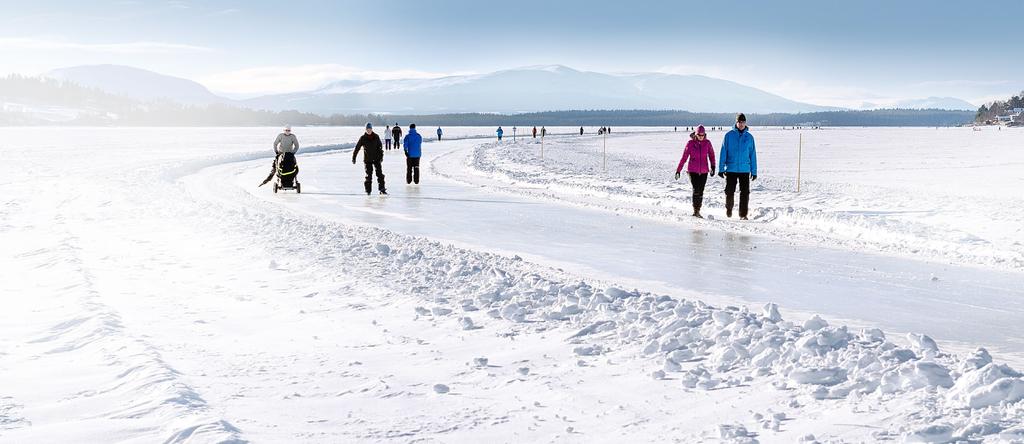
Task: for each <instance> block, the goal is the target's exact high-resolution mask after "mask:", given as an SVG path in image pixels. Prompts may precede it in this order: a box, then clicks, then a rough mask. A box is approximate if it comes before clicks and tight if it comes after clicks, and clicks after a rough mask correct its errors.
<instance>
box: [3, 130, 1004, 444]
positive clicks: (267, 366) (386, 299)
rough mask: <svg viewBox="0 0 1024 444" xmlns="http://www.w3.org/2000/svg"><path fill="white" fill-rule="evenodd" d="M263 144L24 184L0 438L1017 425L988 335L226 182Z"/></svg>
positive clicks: (665, 435)
mask: <svg viewBox="0 0 1024 444" xmlns="http://www.w3.org/2000/svg"><path fill="white" fill-rule="evenodd" d="M334 149H338V146H337V145H334V146H330V147H324V148H322V149H321V150H323V151H328V152H327V153H325V154H323V155H328V156H330V155H332V154H330V152H329V150H334ZM486 149H489V148H488V147H487V145H484V146H483V148H481V150H486ZM310 151H313V152H315V151H316V150H310ZM478 152H481V151H479V150H478ZM4 153H5V154H6V151H5V152H4ZM307 153H309V151H307ZM345 156H346V154H344V153H342V154H341V157H342V158H343V159H344V157H345ZM171 157H172V158H173V156H171ZM256 158H260V157H257V156H256V155H254V154H250V153H249V152H248V151H243V152H240V153H238V154H231V155H227V156H223V155H218V156H208V157H207V158H206V160H203V161H199V162H181V161H178V160H174V161H154V162H153V163H151V164H146V165H143V166H141V167H138V168H133V169H132V170H131V171H127V172H125V171H124V170H123V168H124V165H123V164H122V165H115V166H112V167H103V168H109V169H100V171H98V172H97V171H95V169H97V168H101V167H99V166H98V164H95V163H92V164H89V165H88V166H89V168H83V169H82V170H79V171H75V170H72V171H67V170H60V167H53V168H56V169H55V170H53V171H48V170H46V168H42V167H41V168H40V169H41V170H42V171H37V172H36V173H37V174H38V176H37V177H38V178H39V179H37V180H35V181H32V183H31V184H29V183H27V182H24V183H21V184H19V183H18V182H12V183H11V184H5V189H8V190H10V191H11V193H10V194H9V195H15V196H19V195H20V196H24V197H5V199H7V200H6V201H5V202H4V204H3V206H2V207H0V239H2V240H3V245H5V250H6V251H7V253H9V255H6V256H3V257H2V260H3V262H2V263H0V267H3V269H5V270H11V272H12V275H14V276H18V277H19V279H17V280H6V281H5V284H4V287H5V293H10V294H12V295H31V296H32V297H31V298H30V299H29V300H27V301H26V302H24V303H18V304H13V306H12V316H10V319H12V320H13V321H14V322H12V323H11V324H10V325H5V326H3V327H2V333H3V335H2V336H0V381H3V383H2V386H0V440H2V441H11V442H24V441H69V440H75V441H95V440H103V441H125V442H154V441H158V442H242V441H245V440H250V439H251V440H254V441H306V442H337V441H400V442H406V441H428V442H429V441H440V442H451V441H459V442H464V441H531V442H533V441H548V442H567V441H568V442H595V441H596V442H617V441H622V440H624V439H628V440H630V441H631V442H635V441H649V442H665V441H674V442H695V441H720V442H758V441H763V442H795V441H801V442H813V441H816V440H817V441H822V442H849V441H853V442H857V441H879V440H895V439H900V438H902V439H907V440H918V441H923V442H947V441H952V440H958V439H960V440H984V441H987V442H998V441H1010V440H1020V439H1024V427H1022V426H1021V424H1022V422H1024V403H1022V402H1020V400H1021V399H1022V398H1024V378H1022V376H1021V375H1020V374H1019V373H1017V372H1015V371H1014V370H1012V369H1010V368H1008V367H1006V366H1003V365H999V364H998V363H996V362H993V359H992V358H991V357H990V356H988V354H987V352H985V351H984V350H979V351H977V352H975V353H973V354H964V355H956V354H950V353H946V352H943V351H942V350H939V348H938V346H937V345H935V344H934V341H932V340H931V339H930V338H928V337H927V336H923V335H911V336H908V337H907V338H901V339H899V340H894V339H891V338H888V337H886V336H885V334H884V333H882V332H881V331H879V330H876V329H864V330H862V331H852V330H850V329H848V328H846V327H844V326H833V325H829V324H828V323H827V322H825V321H824V320H821V319H820V318H812V319H810V320H808V321H806V322H803V323H794V322H790V321H786V320H784V319H783V318H782V316H781V315H780V313H779V310H778V307H776V306H774V305H768V306H765V307H764V308H763V310H761V311H759V312H750V311H749V310H748V309H746V308H744V307H731V306H729V307H714V306H710V305H707V304H705V303H703V302H701V301H699V300H688V299H680V298H673V297H669V296H665V295H659V294H654V293H650V292H646V291H642V290H633V289H627V288H623V286H621V285H617V284H615V283H612V282H600V281H594V280H592V279H588V278H587V277H586V276H578V275H573V274H571V273H567V272H564V271H561V270H557V269H552V268H550V267H545V266H541V265H537V264H533V263H530V262H528V261H526V260H523V259H521V258H519V257H509V256H505V255H499V254H492V253H486V252H480V251H474V250H471V249H467V248H459V247H454V246H452V245H449V244H445V243H442V242H437V241H432V240H428V239H424V238H420V237H412V236H407V235H402V234H400V233H395V232H390V231H386V230H381V229H377V228H372V227H363V226H354V225H347V224H344V223H339V222H336V221H332V220H330V219H329V218H323V217H311V216H309V215H306V214H302V213H295V212H292V211H289V210H287V209H285V208H284V207H282V206H281V205H277V204H275V203H274V202H269V201H266V200H264V199H258V198H254V197H253V196H252V195H251V194H250V192H249V191H247V190H243V189H239V188H237V187H234V186H231V185H225V184H230V183H231V180H230V178H229V177H225V176H226V175H232V174H234V175H246V177H249V176H252V174H251V171H253V169H254V168H255V167H254V166H253V165H255V164H254V163H252V162H244V161H245V160H248V159H256ZM240 161H242V162H241V163H238V162H240ZM83 162H84V163H88V162H89V161H86V160H83ZM135 162H136V165H134V166H138V163H141V162H140V161H139V160H135ZM262 163H265V162H263V161H262V160H261V161H260V167H259V168H257V170H258V171H259V172H263V171H264V170H263V165H262ZM201 167H207V168H204V169H202V170H199V169H200V168H201ZM78 175H82V176H81V177H78ZM48 186H49V187H48ZM309 197H310V198H312V197H314V196H309ZM280 198H281V199H291V198H292V196H287V195H282V196H280ZM302 198H307V196H302ZM751 225H753V224H751ZM69 363H73V364H69Z"/></svg>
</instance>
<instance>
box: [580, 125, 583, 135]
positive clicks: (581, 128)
mask: <svg viewBox="0 0 1024 444" xmlns="http://www.w3.org/2000/svg"><path fill="white" fill-rule="evenodd" d="M580 135H581V136H582V135H583V127H582V126H581V127H580Z"/></svg>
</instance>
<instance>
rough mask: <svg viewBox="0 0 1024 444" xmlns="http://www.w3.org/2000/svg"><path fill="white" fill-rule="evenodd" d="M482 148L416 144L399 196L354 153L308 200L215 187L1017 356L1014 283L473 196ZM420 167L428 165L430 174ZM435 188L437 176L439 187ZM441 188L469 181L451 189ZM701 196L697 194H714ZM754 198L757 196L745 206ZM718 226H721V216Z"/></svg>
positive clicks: (691, 293) (308, 192) (399, 161)
mask: <svg viewBox="0 0 1024 444" xmlns="http://www.w3.org/2000/svg"><path fill="white" fill-rule="evenodd" d="M481 143H484V142H481V141H479V140H467V141H453V142H443V143H440V144H438V143H431V144H427V145H425V148H424V152H425V155H424V162H423V173H422V180H421V184H420V185H406V184H405V159H404V157H402V155H401V154H400V152H396V151H391V152H389V154H388V156H387V157H386V159H385V161H384V170H385V174H386V176H387V181H388V191H389V193H390V196H386V197H382V196H379V195H378V194H377V190H376V184H374V191H373V195H371V196H366V195H365V194H364V193H363V192H362V181H363V168H362V163H361V162H362V161H361V159H360V161H359V164H357V165H352V164H351V158H350V156H351V153H350V152H342V153H338V154H333V153H332V154H327V155H316V156H304V157H303V158H302V164H301V168H302V173H301V175H302V182H303V186H304V188H303V189H304V193H303V194H302V195H301V196H296V195H274V194H272V193H269V192H268V190H265V189H255V188H253V187H252V183H253V179H254V178H256V177H258V176H259V175H260V173H262V172H263V170H264V169H265V166H264V165H262V164H263V163H266V162H265V161H261V162H257V164H256V166H252V165H251V164H248V165H247V164H242V165H225V166H222V167H217V168H214V169H213V170H212V171H210V172H209V175H210V176H211V177H217V178H220V177H225V176H232V175H234V177H235V179H234V181H233V183H234V184H235V185H238V186H239V187H243V188H245V189H248V190H249V191H250V192H252V193H253V194H254V195H255V196H257V197H259V198H261V199H265V200H270V201H274V202H278V203H280V204H281V205H283V206H285V207H286V208H288V209H290V210H292V211H297V212H306V213H309V214H315V215H317V216H320V217H326V218H330V219H334V220H339V221H344V222H346V223H355V224H364V225H368V226H374V227H380V228H385V229H388V230H392V231H395V232H398V233H404V234H409V235H413V236H419V237H425V238H430V239H436V240H443V241H449V242H454V243H456V244H459V245H465V246H467V247H470V248H473V249H479V250H484V251H496V252H503V253H507V254H510V255H511V254H518V255H520V256H523V257H525V258H528V259H530V260H532V261H536V262H540V263H545V264H550V265H554V266H558V267H560V268H563V269H566V270H570V271H573V272H576V273H579V274H581V275H585V276H593V277H601V278H606V279H609V280H612V281H616V282H624V283H628V284H630V285H633V286H636V287H637V288H641V289H644V290H650V291H662V292H669V293H671V294H675V295H681V296H688V297H698V298H700V299H702V300H705V301H708V302H714V303H719V304H722V303H725V304H729V303H745V304H753V305H759V304H763V303H766V302H776V303H778V304H779V305H781V306H782V307H785V308H786V309H787V310H789V311H790V312H792V311H794V310H796V311H801V312H805V313H821V314H822V315H825V316H828V317H830V318H832V319H844V320H846V321H847V322H848V323H851V324H853V325H869V326H878V327H881V328H883V329H885V330H887V331H899V332H925V333H927V334H929V335H932V336H933V337H935V338H936V339H939V340H940V341H947V343H952V344H951V345H956V343H961V344H963V345H964V346H965V347H971V346H975V345H984V346H986V347H990V349H992V350H998V351H1000V352H1006V353H1012V354H1014V355H1016V356H1013V357H1011V356H1007V357H1008V358H1012V359H1013V360H1017V361H1019V360H1021V357H1024V340H1022V339H1021V338H1024V323H1022V322H1021V319H1024V287H1022V286H1021V285H1020V283H1021V279H1022V278H1021V275H1020V273H1014V272H1003V271H997V270H989V269H984V268H976V267H966V266H953V265H943V264H935V263H930V262H921V261H915V260H908V259H903V258H898V257H890V256H884V255H879V254H865V253H858V252H851V251H848V250H838V249H829V248H818V247H809V246H800V245H793V244H792V243H791V242H785V241H780V240H774V239H771V238H769V237H764V236H753V235H747V234H737V233H733V232H729V231H728V224H739V223H742V222H738V221H724V222H721V224H726V226H725V230H720V229H716V228H706V229H699V228H698V229H694V228H692V227H689V226H684V225H681V224H675V223H669V222H659V221H652V220H649V219H641V218H633V217H628V216H622V215H617V214H614V213H610V212H605V211H600V210H590V209H585V208H579V207H575V206H568V205H559V204H557V203H552V202H549V201H545V200H538V199H529V198H524V197H517V196H515V195H510V194H505V193H500V192H492V191H489V190H488V189H487V188H488V187H486V186H471V185H467V184H466V182H473V181H474V179H473V178H472V176H474V175H476V172H474V171H471V170H470V169H468V168H467V165H466V163H467V162H468V160H467V157H468V156H470V155H471V154H472V149H473V148H474V147H475V146H477V145H480V144H481ZM428 165H429V166H428ZM442 176H445V177H442ZM447 177H454V178H465V180H464V181H461V180H450V179H448V178H447ZM717 185H718V184H711V185H709V188H708V191H707V193H708V194H710V193H716V192H717V190H716V189H715V186H717ZM756 198H757V196H755V199H756ZM720 218H721V219H724V217H720Z"/></svg>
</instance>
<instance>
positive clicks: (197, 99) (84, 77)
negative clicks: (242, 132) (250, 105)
mask: <svg viewBox="0 0 1024 444" xmlns="http://www.w3.org/2000/svg"><path fill="white" fill-rule="evenodd" d="M46 76H47V77H52V78H55V79H58V80H64V81H69V82H73V83H77V84H79V85H81V86H86V87H90V88H96V89H99V90H102V91H105V92H108V93H111V94H118V95H123V96H127V97H131V98H133V99H141V100H155V99H167V100H171V101H175V102H179V103H184V104H195V105H205V104H210V103H226V102H230V100H229V99H225V98H223V97H220V96H218V95H216V94H214V93H212V92H210V90H208V89H206V87H205V86H203V85H200V84H199V83H197V82H194V81H192V80H188V79H182V78H179V77H171V76H167V75H163V74H159V73H155V72H152V71H147V70H144V69H139V68H133V67H130V66H121V65H87V66H74V67H70V68H61V69H55V70H53V71H50V72H48V73H46Z"/></svg>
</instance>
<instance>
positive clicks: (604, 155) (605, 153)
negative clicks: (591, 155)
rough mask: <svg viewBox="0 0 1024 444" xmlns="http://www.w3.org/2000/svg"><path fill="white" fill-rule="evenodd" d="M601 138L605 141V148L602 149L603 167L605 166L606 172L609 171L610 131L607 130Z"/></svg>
mask: <svg viewBox="0 0 1024 444" xmlns="http://www.w3.org/2000/svg"><path fill="white" fill-rule="evenodd" d="M601 140H603V141H604V148H602V149H601V167H602V168H604V172H606V173H607V172H608V131H605V132H604V133H603V134H602V136H601Z"/></svg>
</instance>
